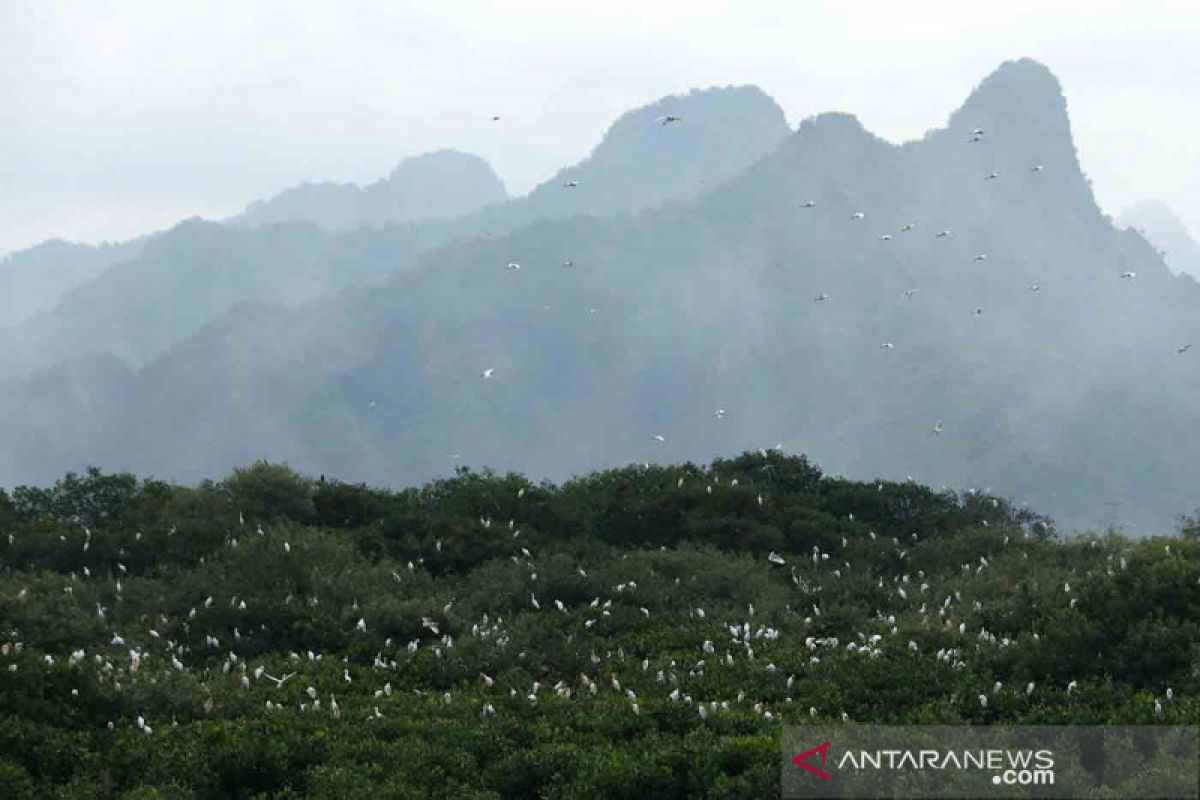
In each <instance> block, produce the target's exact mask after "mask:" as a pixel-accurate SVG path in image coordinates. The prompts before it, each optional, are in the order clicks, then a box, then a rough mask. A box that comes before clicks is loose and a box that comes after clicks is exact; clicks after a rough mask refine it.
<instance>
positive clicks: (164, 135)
mask: <svg viewBox="0 0 1200 800" xmlns="http://www.w3.org/2000/svg"><path fill="white" fill-rule="evenodd" d="M1197 42H1200V2H1197V0H1178V1H1177V2H1168V1H1166V0H1160V1H1159V2H1155V1H1154V0H1138V2H1108V1H1106V0H1086V2H1064V1H1062V0H1003V2H978V1H976V2H972V1H971V0H953V2H921V0H909V1H908V2H902V3H886V2H878V1H877V0H872V1H871V2H865V1H859V0H850V1H848V0H838V1H837V2H832V1H831V2H809V0H787V1H784V2H775V3H767V2H759V3H755V2H751V1H749V0H734V1H732V2H724V1H723V0H637V1H636V2H633V1H629V2H572V1H571V0H509V1H508V2H482V0H463V1H462V2H454V0H445V1H444V2H428V3H407V2H397V1H395V0H393V1H391V2H359V1H355V0H338V1H337V2H319V3H318V2H303V1H302V0H289V2H279V3H275V2H254V1H253V0H236V1H235V2H217V1H216V0H207V1H206V2H185V1H184V0H138V1H134V0H125V1H118V0H114V1H112V2H108V1H106V0H77V2H56V1H55V0H0V108H2V109H3V113H2V115H0V122H2V124H0V253H4V252H7V251H9V250H12V249H15V248H19V247H24V246H27V245H30V244H33V243H35V242H37V241H40V240H42V239H45V238H47V237H50V236H62V237H65V238H70V239H77V240H82V241H98V240H103V239H120V238H126V237H129V236H132V235H136V234H139V233H143V232H148V231H151V230H155V229H158V228H161V227H164V226H167V225H169V224H171V223H172V222H174V221H176V220H178V219H180V218H182V217H185V216H190V215H193V214H198V215H201V216H208V217H221V216H226V215H229V214H232V213H235V212H237V211H238V210H240V209H241V207H242V206H243V205H245V203H246V202H248V201H250V200H252V199H255V198H257V197H261V196H264V195H267V194H271V193H274V192H276V191H278V190H280V189H283V188H285V187H287V186H290V185H293V184H295V183H297V182H299V181H301V180H304V179H310V180H341V181H356V182H362V181H370V180H373V179H376V178H378V177H381V176H382V175H384V174H386V173H387V172H388V171H389V170H390V169H391V168H392V167H393V166H394V165H395V163H396V162H397V161H399V160H400V159H401V158H402V157H404V156H406V155H411V154H414V153H418V152H422V151H426V150H430V149H436V148H439V147H456V148H459V149H462V150H466V151H468V152H473V153H477V154H479V155H481V156H483V157H484V158H486V159H487V160H488V161H490V162H491V163H492V165H493V166H494V168H495V169H496V171H497V173H498V174H499V175H500V177H501V178H502V179H504V181H505V182H506V184H507V185H508V187H509V189H510V191H512V192H523V191H526V190H527V189H529V188H530V187H531V186H532V185H533V184H535V183H537V182H538V181H540V180H542V179H544V178H546V177H548V176H549V175H550V174H552V173H553V172H554V171H555V170H556V169H557V168H558V167H560V166H563V165H565V164H567V163H570V162H572V161H575V160H577V159H579V158H581V157H582V156H584V155H586V154H587V152H588V150H589V149H590V148H591V147H592V146H593V145H594V144H595V143H596V142H597V141H598V140H599V138H600V136H601V135H602V134H603V132H604V130H605V128H606V127H607V126H608V124H609V123H610V122H611V121H612V120H613V119H614V118H615V117H616V116H617V115H618V114H620V113H621V112H623V111H625V110H627V109H629V108H631V107H633V106H636V105H640V104H642V103H645V102H649V101H651V100H654V99H656V98H658V97H660V96H662V95H664V94H671V93H675V92H682V91H686V90H687V89H689V88H691V87H706V86H712V85H726V84H742V83H754V84H757V85H758V86H760V87H762V88H763V90H765V91H766V92H767V93H768V94H770V95H772V96H773V97H774V98H775V99H776V100H777V101H778V102H779V103H780V105H782V106H783V108H784V110H785V111H786V112H787V115H788V120H789V122H790V123H791V124H792V125H793V126H794V125H795V124H796V123H798V122H799V121H800V120H801V119H803V118H804V117H806V116H809V115H811V114H815V113H820V112H822V111H831V110H840V111H848V112H851V113H854V114H856V115H858V116H859V118H860V119H862V120H863V123H864V124H865V125H866V126H867V128H869V129H870V130H872V131H874V132H876V133H878V134H880V135H882V136H884V137H885V138H888V139H892V140H894V141H900V140H904V139H910V138H914V137H918V136H920V135H921V134H922V133H924V132H925V131H926V130H927V129H929V128H933V127H938V126H940V125H942V124H943V123H944V122H945V121H946V118H947V117H948V115H949V114H950V112H951V111H952V110H954V108H956V107H957V106H958V104H959V103H961V102H962V100H964V99H965V98H966V96H967V94H968V93H969V92H970V91H971V89H972V88H973V87H974V86H975V85H976V84H977V83H978V82H979V81H980V80H981V79H982V78H983V77H984V76H985V75H986V74H987V73H988V72H990V71H991V70H993V69H994V68H995V67H996V66H998V65H999V64H1000V62H1002V61H1004V60H1006V59H1011V58H1017V57H1020V56H1031V57H1033V58H1036V59H1038V60H1040V61H1042V62H1044V63H1045V64H1047V65H1048V66H1049V67H1050V69H1051V70H1053V71H1054V72H1055V74H1057V75H1058V77H1059V79H1060V80H1061V81H1062V83H1063V87H1064V90H1065V93H1066V95H1067V100H1068V104H1069V109H1070V114H1071V118H1072V122H1073V126H1074V131H1075V135H1076V140H1077V143H1078V147H1079V150H1080V155H1081V158H1082V161H1083V164H1084V168H1085V170H1086V171H1087V172H1088V174H1089V176H1090V177H1091V178H1092V179H1093V181H1094V188H1095V190H1096V192H1097V194H1098V197H1099V200H1100V203H1101V205H1102V206H1103V207H1104V208H1105V210H1106V211H1108V212H1109V213H1111V214H1114V215H1116V214H1117V213H1119V212H1120V211H1121V210H1122V209H1123V208H1124V207H1125V206H1126V205H1128V204H1130V203H1132V202H1133V201H1136V200H1138V199H1142V198H1147V197H1154V198H1159V199H1162V200H1163V201H1165V202H1166V203H1167V204H1168V205H1170V206H1172V207H1173V208H1174V209H1175V210H1176V212H1177V213H1179V214H1180V216H1181V217H1183V219H1184V221H1185V222H1186V223H1187V224H1188V225H1189V226H1190V227H1191V229H1192V230H1193V231H1200V158H1198V157H1197V146H1196V139H1195V133H1196V131H1197V130H1200V102H1197V99H1198V98H1200V47H1197V45H1196V43H1197ZM492 114H499V115H501V116H502V117H503V119H502V120H501V122H499V123H496V124H493V123H491V122H490V121H489V120H490V117H491V115H492Z"/></svg>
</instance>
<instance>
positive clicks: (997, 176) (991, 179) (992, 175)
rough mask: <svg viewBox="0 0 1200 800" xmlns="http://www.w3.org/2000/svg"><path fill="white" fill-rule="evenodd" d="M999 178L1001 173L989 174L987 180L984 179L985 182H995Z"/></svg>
mask: <svg viewBox="0 0 1200 800" xmlns="http://www.w3.org/2000/svg"><path fill="white" fill-rule="evenodd" d="M999 177H1000V173H999V172H989V173H988V174H987V177H986V178H984V180H985V181H994V180H996V178H999Z"/></svg>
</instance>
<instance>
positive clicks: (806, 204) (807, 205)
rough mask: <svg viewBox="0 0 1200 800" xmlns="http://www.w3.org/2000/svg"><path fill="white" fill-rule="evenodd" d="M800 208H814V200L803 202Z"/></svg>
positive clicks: (815, 204)
mask: <svg viewBox="0 0 1200 800" xmlns="http://www.w3.org/2000/svg"><path fill="white" fill-rule="evenodd" d="M800 207H801V208H816V207H817V203H816V201H815V200H807V201H805V203H804V205H802V206H800Z"/></svg>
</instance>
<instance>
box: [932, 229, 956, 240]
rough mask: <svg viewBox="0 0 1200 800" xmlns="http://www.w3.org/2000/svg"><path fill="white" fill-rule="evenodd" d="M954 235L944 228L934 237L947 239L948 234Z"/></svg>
mask: <svg viewBox="0 0 1200 800" xmlns="http://www.w3.org/2000/svg"><path fill="white" fill-rule="evenodd" d="M952 235H953V234H951V233H950V231H949V230H944V231H938V234H937V236H936V237H934V238H936V239H945V238H946V237H947V236H952Z"/></svg>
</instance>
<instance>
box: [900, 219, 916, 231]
mask: <svg viewBox="0 0 1200 800" xmlns="http://www.w3.org/2000/svg"><path fill="white" fill-rule="evenodd" d="M915 227H917V223H915V222H907V223H905V224H904V226H903V227H902V228H900V232H901V233H908V232H909V231H911V230H912V229H913V228H915Z"/></svg>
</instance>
